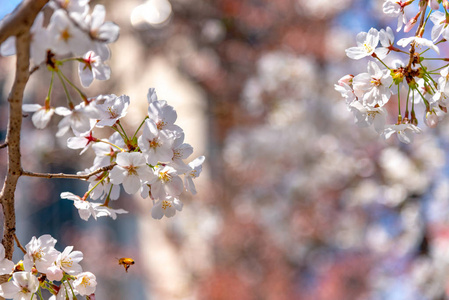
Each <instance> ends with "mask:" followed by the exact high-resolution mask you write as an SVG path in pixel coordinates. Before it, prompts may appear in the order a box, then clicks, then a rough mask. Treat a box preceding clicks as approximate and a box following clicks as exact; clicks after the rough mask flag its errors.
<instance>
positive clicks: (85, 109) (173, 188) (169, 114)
mask: <svg viewBox="0 0 449 300" xmlns="http://www.w3.org/2000/svg"><path fill="white" fill-rule="evenodd" d="M47 6H48V7H49V8H51V9H52V10H53V13H52V15H51V17H50V20H49V22H48V25H47V26H45V27H44V26H43V24H44V23H46V22H44V13H43V12H40V13H39V14H38V16H37V17H36V19H35V21H34V23H33V26H32V27H31V29H30V33H31V45H30V58H31V61H32V62H33V63H34V64H35V66H36V67H40V66H41V65H43V64H45V65H46V67H47V69H48V70H49V71H50V72H51V82H50V87H49V90H48V95H47V97H46V99H45V102H44V104H43V105H41V104H38V103H35V104H24V105H23V107H22V109H23V111H25V112H31V113H33V112H34V114H33V116H32V122H33V124H34V125H35V127H36V128H38V129H43V128H45V127H46V126H47V125H48V124H49V122H50V120H51V119H52V117H53V115H54V114H57V115H60V116H62V119H61V120H60V122H59V124H58V131H57V133H56V136H57V137H64V136H66V134H69V133H70V131H71V132H73V134H74V135H75V136H74V137H70V138H68V140H67V146H68V147H69V148H72V149H82V150H81V154H82V153H84V152H85V151H86V150H87V149H88V148H90V146H92V149H93V150H94V151H95V154H96V157H95V160H94V162H93V165H92V167H91V168H89V169H87V170H85V171H84V172H78V175H80V176H82V175H86V176H87V175H88V174H91V175H90V176H87V177H89V178H88V179H89V182H90V185H89V190H88V191H87V192H86V193H85V194H84V195H83V196H82V197H80V196H77V195H74V194H72V193H70V192H64V193H62V194H61V198H63V199H70V200H73V201H74V205H75V207H76V208H77V209H78V211H79V214H80V216H81V218H82V219H83V220H88V219H89V218H90V216H92V217H93V218H95V219H96V218H97V217H101V216H110V217H112V218H113V219H115V218H116V217H117V214H122V213H127V212H126V211H125V210H123V209H113V208H111V207H110V206H109V201H110V200H116V199H118V198H119V195H120V185H122V186H123V188H124V190H125V192H126V193H128V194H135V193H137V192H138V191H140V194H141V195H142V197H144V198H147V197H150V198H151V199H152V200H153V201H154V207H153V209H152V213H151V214H152V216H153V217H154V218H156V219H161V218H162V217H163V216H164V215H165V216H166V217H171V216H173V215H175V213H176V211H180V210H182V206H183V204H182V202H181V200H180V199H179V196H180V194H181V193H182V192H183V191H184V190H187V191H189V192H191V193H192V194H196V189H195V185H194V183H193V179H194V178H196V177H198V176H199V174H200V173H201V170H202V163H203V161H204V156H201V157H199V158H197V159H195V160H193V161H191V162H190V163H189V164H187V163H185V162H184V160H185V159H187V158H189V156H190V155H191V154H192V153H193V148H192V146H190V145H189V144H187V143H184V132H183V130H182V128H181V127H179V126H178V125H175V124H174V123H175V121H176V118H177V113H176V111H175V110H174V108H173V107H172V106H170V105H168V104H167V102H166V101H159V100H158V99H157V95H156V92H155V90H154V89H150V91H149V93H148V115H147V117H146V118H145V119H144V120H143V122H142V123H141V125H140V127H139V128H138V129H137V130H136V131H135V133H134V134H133V135H132V136H128V135H127V133H126V132H125V130H124V128H123V127H122V125H121V123H120V119H121V118H122V117H124V116H125V115H126V113H127V109H128V106H129V104H130V99H129V97H128V96H126V95H121V96H116V95H114V94H109V95H99V96H96V97H92V98H88V97H87V96H86V95H85V94H84V92H82V91H81V89H80V88H78V87H77V85H76V84H75V83H73V82H72V81H71V80H70V79H69V78H67V77H66V76H65V75H64V74H63V72H62V66H63V65H64V64H65V63H67V62H70V61H76V62H79V68H78V70H79V78H80V82H81V85H82V86H83V87H88V86H89V85H90V84H91V83H92V81H93V79H100V80H107V79H109V77H110V73H111V71H110V68H109V67H108V66H107V65H106V64H104V61H105V60H107V59H108V58H109V56H110V53H109V48H108V45H107V44H109V43H111V42H114V41H115V40H116V39H117V38H118V34H119V28H118V26H117V25H116V24H114V23H113V22H105V9H104V7H103V6H102V5H96V6H95V7H94V8H93V10H92V12H91V13H89V11H90V7H89V1H87V0H77V1H65V0H64V1H63V0H53V1H50V2H49V3H48V5H47ZM15 52H16V51H15V37H14V36H13V37H10V38H8V39H7V40H6V41H5V42H4V43H3V44H2V45H1V46H0V54H2V55H12V54H15ZM70 55H74V57H70ZM55 75H56V76H57V77H59V79H60V81H61V84H62V86H63V87H64V91H65V93H66V98H67V107H65V106H58V107H54V106H53V104H52V100H53V97H52V96H51V92H52V89H53V85H54V80H53V79H54V77H55ZM68 86H70V87H72V88H73V89H74V90H75V91H76V92H77V93H78V95H79V96H80V98H81V101H80V103H78V104H75V103H74V101H73V100H72V97H71V96H70V93H69V92H68ZM105 127H109V128H112V129H113V130H115V133H114V134H112V135H111V136H110V137H109V138H108V139H100V138H97V137H96V136H95V135H96V134H97V133H96V132H95V133H94V129H95V128H105ZM142 127H143V129H142V132H141V133H140V129H141V128H142ZM138 134H140V135H138ZM181 176H183V177H184V178H183V179H184V180H183V179H182V178H181ZM88 198H90V199H91V200H103V202H102V203H100V202H92V201H89V200H88Z"/></svg>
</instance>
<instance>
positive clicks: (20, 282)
mask: <svg viewBox="0 0 449 300" xmlns="http://www.w3.org/2000/svg"><path fill="white" fill-rule="evenodd" d="M38 288H39V281H38V280H37V278H36V276H34V275H33V274H31V273H30V272H15V273H14V274H12V280H11V281H9V282H6V283H2V284H1V285H0V296H2V297H4V298H10V299H14V300H25V299H32V298H33V297H35V293H36V292H37V290H38Z"/></svg>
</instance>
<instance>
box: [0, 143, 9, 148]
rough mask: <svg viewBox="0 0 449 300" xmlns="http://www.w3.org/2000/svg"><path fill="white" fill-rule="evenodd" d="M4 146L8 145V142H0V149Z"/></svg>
mask: <svg viewBox="0 0 449 300" xmlns="http://www.w3.org/2000/svg"><path fill="white" fill-rule="evenodd" d="M6 147H8V143H6V142H5V143H3V144H0V149H3V148H6Z"/></svg>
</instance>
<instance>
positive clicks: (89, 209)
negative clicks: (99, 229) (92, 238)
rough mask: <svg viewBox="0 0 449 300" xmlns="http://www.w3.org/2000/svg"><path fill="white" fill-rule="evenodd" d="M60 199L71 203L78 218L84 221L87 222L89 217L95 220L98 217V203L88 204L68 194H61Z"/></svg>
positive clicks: (78, 197)
mask: <svg viewBox="0 0 449 300" xmlns="http://www.w3.org/2000/svg"><path fill="white" fill-rule="evenodd" d="M61 198H62V199H68V200H72V201H73V205H74V206H75V207H76V208H77V209H78V213H79V215H80V218H81V219H83V220H84V221H87V220H89V218H90V216H92V217H93V218H94V219H95V220H96V219H97V217H98V212H99V207H100V206H101V204H100V203H94V202H89V201H86V200H83V199H81V197H80V196H77V195H75V194H73V193H70V192H63V193H61Z"/></svg>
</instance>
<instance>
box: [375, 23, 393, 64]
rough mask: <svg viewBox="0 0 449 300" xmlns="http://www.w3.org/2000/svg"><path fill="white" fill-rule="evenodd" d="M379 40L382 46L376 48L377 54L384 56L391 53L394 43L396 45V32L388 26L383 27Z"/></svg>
mask: <svg viewBox="0 0 449 300" xmlns="http://www.w3.org/2000/svg"><path fill="white" fill-rule="evenodd" d="M379 40H380V43H381V45H382V47H380V48H378V49H377V50H376V54H377V55H378V56H379V58H384V57H385V56H387V54H388V53H390V51H391V49H392V47H393V45H394V33H393V30H391V28H390V27H389V26H388V27H387V29H381V30H380V31H379Z"/></svg>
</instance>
